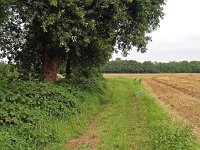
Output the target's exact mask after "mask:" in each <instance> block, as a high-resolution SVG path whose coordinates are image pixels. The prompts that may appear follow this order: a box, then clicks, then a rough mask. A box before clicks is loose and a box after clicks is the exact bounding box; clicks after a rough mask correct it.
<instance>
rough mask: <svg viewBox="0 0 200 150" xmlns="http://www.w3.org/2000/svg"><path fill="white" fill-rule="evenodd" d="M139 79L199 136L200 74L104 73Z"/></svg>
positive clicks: (109, 75) (112, 76) (105, 75)
mask: <svg viewBox="0 0 200 150" xmlns="http://www.w3.org/2000/svg"><path fill="white" fill-rule="evenodd" d="M104 77H106V78H137V79H141V80H142V83H143V84H144V85H145V86H146V88H148V89H150V91H151V92H152V93H153V94H154V95H155V96H156V97H157V98H158V100H159V102H160V103H161V104H162V105H163V106H164V107H165V108H167V110H168V111H169V112H170V113H172V114H173V115H175V116H177V117H178V118H180V119H182V120H184V121H187V122H189V123H190V124H191V125H192V126H193V129H194V131H195V133H196V134H197V136H198V137H199V138H200V74H104Z"/></svg>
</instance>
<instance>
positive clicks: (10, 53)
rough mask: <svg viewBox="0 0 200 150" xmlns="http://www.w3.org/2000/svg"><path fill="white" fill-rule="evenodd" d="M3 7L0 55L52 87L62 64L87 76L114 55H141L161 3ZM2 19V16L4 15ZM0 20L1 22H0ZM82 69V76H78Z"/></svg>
mask: <svg viewBox="0 0 200 150" xmlns="http://www.w3.org/2000/svg"><path fill="white" fill-rule="evenodd" d="M8 3H9V5H7V4H6V3H3V6H6V5H7V6H8V7H4V8H5V9H4V12H9V15H8V19H7V20H6V21H2V22H1V25H0V27H1V29H0V30H1V35H0V43H1V46H0V48H1V49H0V53H1V56H2V57H8V58H9V59H10V61H14V62H16V63H17V64H18V66H19V67H21V68H22V69H23V70H25V73H27V72H28V73H30V72H32V73H35V74H37V75H42V76H43V78H44V80H46V81H48V82H52V83H53V82H55V76H56V73H57V71H58V69H59V67H60V65H61V64H62V63H63V62H65V63H66V64H67V66H68V69H69V68H70V67H73V68H76V69H77V70H78V72H79V73H81V74H85V75H88V72H89V71H91V70H93V69H94V68H98V67H100V66H101V65H102V64H104V63H105V62H106V61H108V60H109V58H110V56H111V54H112V53H113V52H114V51H115V52H118V51H121V52H122V54H123V55H124V56H126V55H127V54H128V52H129V51H130V50H131V49H132V47H137V51H140V52H145V51H146V46H147V44H148V42H149V41H151V38H150V37H149V36H148V34H149V33H150V32H152V31H153V30H155V29H156V28H157V27H158V26H159V21H160V19H161V18H162V17H163V5H164V4H165V0H121V1H118V0H68V1H63V0H43V1H41V0H34V1H33V0H18V1H17V2H14V1H8ZM6 14H8V13H6ZM2 18H3V17H2ZM81 70H82V71H81Z"/></svg>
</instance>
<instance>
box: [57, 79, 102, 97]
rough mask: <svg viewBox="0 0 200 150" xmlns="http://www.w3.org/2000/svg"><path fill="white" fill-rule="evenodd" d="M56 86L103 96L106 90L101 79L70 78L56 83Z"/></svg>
mask: <svg viewBox="0 0 200 150" xmlns="http://www.w3.org/2000/svg"><path fill="white" fill-rule="evenodd" d="M58 85H60V86H63V87H66V88H67V87H69V86H73V87H76V88H78V89H80V90H85V91H87V92H94V93H99V94H103V93H104V92H105V88H106V80H105V79H104V78H103V77H99V78H84V77H81V78H72V79H64V80H61V81H59V82H58Z"/></svg>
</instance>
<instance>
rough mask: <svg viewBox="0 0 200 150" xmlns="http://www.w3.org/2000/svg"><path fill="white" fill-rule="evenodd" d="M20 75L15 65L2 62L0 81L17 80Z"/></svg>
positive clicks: (0, 64)
mask: <svg viewBox="0 0 200 150" xmlns="http://www.w3.org/2000/svg"><path fill="white" fill-rule="evenodd" d="M18 77H19V73H18V71H17V69H16V67H15V66H14V65H10V64H6V63H3V62H0V80H15V79H17V78H18Z"/></svg>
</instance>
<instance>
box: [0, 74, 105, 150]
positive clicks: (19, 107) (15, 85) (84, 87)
mask: <svg viewBox="0 0 200 150" xmlns="http://www.w3.org/2000/svg"><path fill="white" fill-rule="evenodd" d="M105 87H106V86H105V83H103V81H100V79H71V80H69V81H60V82H59V83H58V84H57V85H52V84H47V83H40V82H38V83H37V82H32V81H21V80H13V79H11V78H8V77H6V78H4V77H3V76H1V78H0V106H1V107H0V137H1V138H0V149H3V150H12V149H31V150H33V149H61V147H64V143H66V141H65V140H68V139H70V138H71V137H73V136H76V135H77V134H79V133H80V132H81V129H82V127H83V126H84V124H86V122H87V120H88V118H89V117H90V116H91V115H92V114H94V113H95V112H96V110H97V109H98V106H99V105H100V101H101V99H103V98H102V95H103V93H104V91H105Z"/></svg>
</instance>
